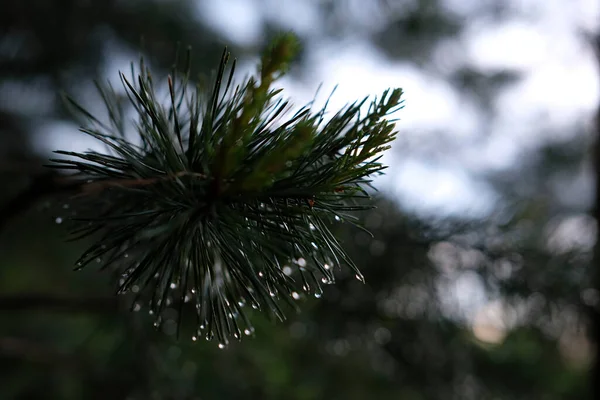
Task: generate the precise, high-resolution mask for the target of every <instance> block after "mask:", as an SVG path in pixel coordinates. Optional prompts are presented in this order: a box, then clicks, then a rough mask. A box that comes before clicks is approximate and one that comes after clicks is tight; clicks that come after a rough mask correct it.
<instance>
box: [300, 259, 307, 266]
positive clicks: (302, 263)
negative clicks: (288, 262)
mask: <svg viewBox="0 0 600 400" xmlns="http://www.w3.org/2000/svg"><path fill="white" fill-rule="evenodd" d="M298 265H299V266H301V267H306V260H305V259H304V258H299V259H298Z"/></svg>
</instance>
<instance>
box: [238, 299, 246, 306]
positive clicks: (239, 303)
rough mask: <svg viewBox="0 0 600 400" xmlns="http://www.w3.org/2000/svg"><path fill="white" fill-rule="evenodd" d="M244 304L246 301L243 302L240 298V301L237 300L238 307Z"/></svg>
mask: <svg viewBox="0 0 600 400" xmlns="http://www.w3.org/2000/svg"><path fill="white" fill-rule="evenodd" d="M244 305H246V303H244V302H243V301H241V300H240V301H238V306H240V307H244Z"/></svg>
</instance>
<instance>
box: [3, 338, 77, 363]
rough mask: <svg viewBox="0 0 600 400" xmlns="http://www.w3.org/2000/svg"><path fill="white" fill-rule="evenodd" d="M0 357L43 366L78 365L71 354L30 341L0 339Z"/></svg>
mask: <svg viewBox="0 0 600 400" xmlns="http://www.w3.org/2000/svg"><path fill="white" fill-rule="evenodd" d="M0 355H1V356H4V357H15V358H21V359H25V360H28V361H33V362H38V363H43V364H56V363H57V362H60V363H61V364H78V362H77V360H76V359H75V358H74V357H73V355H72V354H68V353H66V352H63V351H60V350H57V349H53V348H49V347H47V346H43V345H41V344H39V343H35V342H32V341H30V340H26V339H21V338H13V337H0Z"/></svg>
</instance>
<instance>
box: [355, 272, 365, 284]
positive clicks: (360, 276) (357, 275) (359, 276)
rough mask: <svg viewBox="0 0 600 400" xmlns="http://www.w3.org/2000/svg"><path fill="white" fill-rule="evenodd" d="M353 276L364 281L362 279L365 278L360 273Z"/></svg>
mask: <svg viewBox="0 0 600 400" xmlns="http://www.w3.org/2000/svg"><path fill="white" fill-rule="evenodd" d="M354 277H355V278H356V279H358V280H359V281H361V282H364V281H365V278H364V277H363V276H362V275H359V274H356V275H354Z"/></svg>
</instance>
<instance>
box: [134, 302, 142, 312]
mask: <svg viewBox="0 0 600 400" xmlns="http://www.w3.org/2000/svg"><path fill="white" fill-rule="evenodd" d="M141 309H142V306H141V305H140V304H139V303H135V304H134V306H133V311H136V312H137V311H140V310H141Z"/></svg>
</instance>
